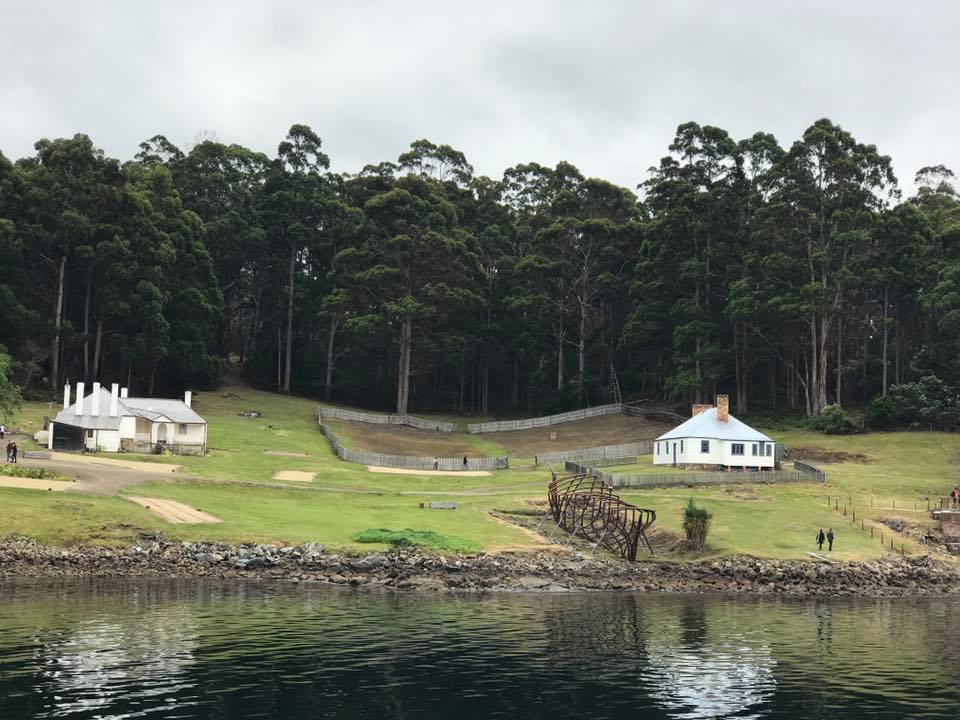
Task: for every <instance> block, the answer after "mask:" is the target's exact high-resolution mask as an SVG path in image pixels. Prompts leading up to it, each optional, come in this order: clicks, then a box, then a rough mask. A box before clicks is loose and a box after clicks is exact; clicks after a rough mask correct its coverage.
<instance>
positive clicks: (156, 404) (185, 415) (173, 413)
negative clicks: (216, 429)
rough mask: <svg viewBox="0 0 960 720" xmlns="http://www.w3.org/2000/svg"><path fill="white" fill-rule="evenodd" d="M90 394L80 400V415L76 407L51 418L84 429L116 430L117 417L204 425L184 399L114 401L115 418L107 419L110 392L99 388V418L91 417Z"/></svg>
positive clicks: (108, 417)
mask: <svg viewBox="0 0 960 720" xmlns="http://www.w3.org/2000/svg"><path fill="white" fill-rule="evenodd" d="M92 407H93V393H90V394H89V395H87V396H86V397H84V398H83V414H82V415H77V413H76V409H77V404H76V403H74V404H73V405H71V406H70V407H67V408H64V409H63V410H61V411H60V412H58V413H57V416H56V417H55V418H54V419H53V421H54V422H55V423H60V424H61V425H73V426H74V427H81V428H86V429H87V430H118V429H119V428H120V418H122V417H124V416H133V417H141V418H145V419H147V420H151V421H152V420H159V419H161V418H166V419H167V420H169V421H170V422H174V423H188V424H190V423H206V420H204V419H203V418H202V417H200V416H199V415H197V413H196V411H194V410H193V408H190V407H187V404H186V403H185V402H183V400H168V399H164V398H117V415H116V417H111V416H110V391H109V390H107V389H105V388H103V387H101V388H100V407H99V408H98V410H99V413H100V414H99V415H91V414H90V410H91V409H92Z"/></svg>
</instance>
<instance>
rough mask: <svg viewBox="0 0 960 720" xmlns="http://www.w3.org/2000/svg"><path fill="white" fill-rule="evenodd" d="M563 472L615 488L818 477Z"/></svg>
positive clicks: (570, 465)
mask: <svg viewBox="0 0 960 720" xmlns="http://www.w3.org/2000/svg"><path fill="white" fill-rule="evenodd" d="M565 467H566V470H567V472H574V473H580V474H587V475H593V476H594V477H596V478H598V479H600V480H603V481H604V482H605V483H607V484H608V485H610V486H611V487H615V488H638V489H639V488H664V487H690V486H697V485H743V484H767V483H783V482H809V481H810V480H818V481H819V482H823V480H819V478H817V477H815V476H813V475H812V474H810V473H807V472H801V471H799V470H757V471H731V472H690V471H683V472H676V473H632V474H623V475H620V474H616V475H615V474H611V473H606V472H603V471H602V470H598V469H597V468H595V467H591V466H588V465H586V464H585V463H576V462H569V461H568V462H567V463H565Z"/></svg>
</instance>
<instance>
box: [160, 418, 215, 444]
mask: <svg viewBox="0 0 960 720" xmlns="http://www.w3.org/2000/svg"><path fill="white" fill-rule="evenodd" d="M168 430H169V429H168ZM167 437H168V438H169V437H171V436H170V434H169V432H168V434H167ZM206 440H207V426H206V425H203V424H202V423H186V424H182V425H174V426H173V442H178V443H190V444H191V445H203V443H205V442H206Z"/></svg>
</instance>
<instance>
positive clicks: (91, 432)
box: [87, 430, 93, 440]
mask: <svg viewBox="0 0 960 720" xmlns="http://www.w3.org/2000/svg"><path fill="white" fill-rule="evenodd" d="M87 437H88V438H90V439H91V440H93V430H87Z"/></svg>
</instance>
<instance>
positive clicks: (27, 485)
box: [0, 475, 76, 492]
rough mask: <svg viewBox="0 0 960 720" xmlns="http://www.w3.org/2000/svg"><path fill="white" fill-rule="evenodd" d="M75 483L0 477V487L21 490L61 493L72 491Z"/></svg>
mask: <svg viewBox="0 0 960 720" xmlns="http://www.w3.org/2000/svg"><path fill="white" fill-rule="evenodd" d="M75 485H76V483H72V482H67V481H64V480H35V479H34V478H19V477H7V476H6V475H0V487H6V488H19V489H21V490H52V491H53V492H63V491H64V490H72V489H73V488H74V486H75Z"/></svg>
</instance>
